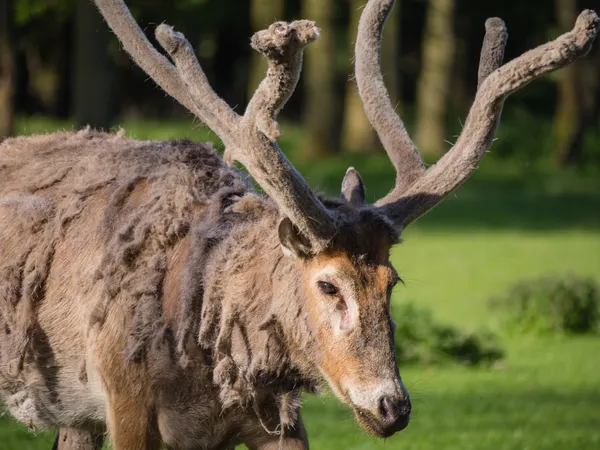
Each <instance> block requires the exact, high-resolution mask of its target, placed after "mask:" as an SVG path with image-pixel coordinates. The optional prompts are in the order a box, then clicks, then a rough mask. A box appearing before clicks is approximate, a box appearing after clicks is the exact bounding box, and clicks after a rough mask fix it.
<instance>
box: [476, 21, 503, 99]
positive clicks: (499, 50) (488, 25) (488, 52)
mask: <svg viewBox="0 0 600 450" xmlns="http://www.w3.org/2000/svg"><path fill="white" fill-rule="evenodd" d="M507 40H508V32H507V31H506V25H505V24H504V21H503V20H502V19H500V18H499V17H491V18H489V19H488V20H486V21H485V36H484V38H483V44H482V45H481V57H480V59H479V73H478V77H477V89H479V88H480V87H481V84H482V83H483V82H484V81H485V79H486V78H487V77H488V76H489V75H490V74H491V73H492V72H493V71H494V70H496V69H497V68H498V67H500V66H501V65H502V62H503V61H504V49H505V48H506V41H507Z"/></svg>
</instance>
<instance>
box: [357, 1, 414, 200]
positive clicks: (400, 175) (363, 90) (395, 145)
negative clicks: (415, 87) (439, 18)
mask: <svg viewBox="0 0 600 450" xmlns="http://www.w3.org/2000/svg"><path fill="white" fill-rule="evenodd" d="M393 6H394V0H376V1H369V3H368V4H367V5H366V6H365V9H364V11H363V13H362V15H361V17H360V21H359V23H358V33H357V37H356V46H355V54H356V55H355V56H356V62H355V71H356V83H357V85H358V93H359V95H360V98H361V99H362V102H363V104H364V109H365V114H366V116H367V118H368V119H369V122H370V123H371V125H373V128H375V130H376V131H377V134H378V136H379V139H380V140H381V143H382V144H383V147H384V149H385V151H386V152H387V154H388V156H389V158H390V160H391V161H392V164H393V165H394V168H395V169H396V189H399V190H402V189H405V188H407V187H408V186H410V185H411V184H412V183H413V182H414V181H415V180H416V179H417V178H418V177H419V176H421V175H422V174H423V173H424V172H425V168H424V166H423V160H422V159H421V156H420V155H419V151H418V150H417V148H416V147H415V145H414V144H413V142H412V140H411V139H410V137H409V135H408V133H407V131H406V129H405V128H404V123H403V122H402V119H400V117H399V116H398V114H396V111H395V110H394V107H393V106H392V102H391V100H390V97H389V95H388V91H387V88H386V87H385V82H384V80H383V75H382V73H381V64H380V61H379V59H380V53H381V34H382V32H383V26H384V24H385V21H386V19H387V17H388V15H389V13H390V11H391V10H392V8H393Z"/></svg>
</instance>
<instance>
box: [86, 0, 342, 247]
mask: <svg viewBox="0 0 600 450" xmlns="http://www.w3.org/2000/svg"><path fill="white" fill-rule="evenodd" d="M96 4H97V5H98V7H99V9H100V12H101V13H102V15H103V16H104V18H105V19H106V21H107V22H108V24H109V26H110V27H111V28H112V30H113V31H114V32H115V34H116V35H117V37H118V38H119V40H120V41H121V42H122V44H123V46H124V47H125V49H126V50H127V52H128V53H129V54H130V55H131V56H132V58H133V60H134V61H135V62H136V63H137V64H138V65H139V66H140V67H141V68H142V69H143V70H144V71H145V72H146V73H147V74H148V75H149V76H150V77H151V78H152V79H154V81H155V82H156V83H157V84H158V85H159V86H160V87H162V88H163V89H164V90H165V91H166V92H167V93H168V94H169V95H171V96H173V97H175V98H176V99H177V100H178V101H179V102H180V103H181V104H183V105H184V106H185V107H187V108H188V109H189V110H190V111H191V112H193V113H194V114H195V115H196V116H197V117H198V118H199V119H200V120H202V121H203V122H204V123H205V124H206V125H207V126H208V127H210V128H211V129H212V130H213V131H214V132H215V133H216V134H217V135H218V136H219V137H220V138H221V140H223V143H224V144H225V146H226V147H227V151H226V153H227V154H229V155H230V156H232V157H234V158H235V159H237V160H239V161H240V162H241V163H242V164H243V165H244V166H245V167H246V168H247V169H248V171H249V172H250V174H251V175H252V176H253V177H254V179H255V180H256V181H257V182H258V183H259V184H260V186H261V187H262V188H263V189H264V190H265V192H266V193H267V194H268V195H269V196H270V197H271V198H272V199H273V200H275V202H276V203H277V205H278V206H279V208H280V210H281V212H282V213H283V214H284V215H285V216H287V217H288V218H289V219H290V220H291V222H292V223H293V225H294V226H295V227H296V228H297V230H298V231H299V232H300V233H301V235H302V237H303V238H304V239H306V240H308V242H309V244H310V251H311V252H315V253H316V252H319V251H322V250H323V249H324V248H325V247H326V246H327V244H328V243H329V241H330V239H331V238H332V237H333V235H334V233H335V227H334V223H333V218H332V217H331V215H330V214H329V212H328V211H327V209H326V208H325V207H324V206H323V204H322V203H321V202H320V201H319V199H318V198H317V197H316V196H315V195H314V193H313V192H312V191H311V190H310V188H309V187H308V185H307V184H306V182H305V181H304V179H303V178H302V176H301V175H300V174H299V173H298V172H297V171H296V170H295V169H294V167H293V166H292V165H291V163H290V162H289V161H288V159H287V158H286V157H285V155H284V154H283V153H282V152H281V150H280V149H279V147H278V146H277V144H276V143H275V140H276V139H277V138H278V137H279V134H280V132H279V126H278V125H277V122H276V121H275V119H276V116H277V114H278V112H279V111H280V110H281V108H282V107H283V106H284V104H285V103H286V102H287V100H288V99H289V97H290V95H291V94H292V92H293V91H294V89H295V87H296V84H297V82H298V78H299V76H300V70H301V68H302V52H303V50H304V48H305V47H306V46H307V45H308V44H310V43H311V42H313V41H314V40H315V39H316V38H317V37H318V35H319V30H318V28H317V27H316V26H315V24H314V22H309V21H297V22H293V23H291V24H287V23H284V22H279V23H276V24H274V25H272V26H271V27H270V28H269V29H268V30H264V31H261V32H258V33H256V34H255V36H254V37H253V39H252V46H253V47H254V48H255V49H256V50H258V51H259V52H261V53H263V54H264V55H265V56H266V57H267V59H268V61H269V70H268V72H267V76H266V78H265V80H264V81H263V82H262V83H261V84H260V86H259V88H258V89H257V91H256V93H255V95H254V96H253V98H252V99H251V101H250V103H249V105H248V108H247V110H246V114H245V115H244V116H243V117H240V116H239V115H238V114H236V113H235V112H234V111H233V110H232V109H231V108H230V107H229V106H228V105H227V104H226V103H225V102H224V101H223V100H222V99H221V98H220V97H219V96H218V95H217V94H216V93H215V92H214V90H213V89H212V87H211V86H210V84H209V83H208V80H207V78H206V75H205V74H204V72H203V71H202V68H201V67H200V64H199V63H198V60H197V58H196V56H195V54H194V51H193V49H192V46H191V45H190V43H189V42H188V41H187V40H186V39H185V37H184V36H183V34H181V33H178V32H175V31H174V30H173V29H172V27H170V26H168V25H164V24H163V25H160V26H158V27H157V30H156V38H157V40H158V41H159V43H160V45H161V46H162V47H163V48H164V49H165V51H167V53H168V54H169V56H170V57H171V59H172V60H173V62H174V63H175V66H173V65H172V64H171V63H170V62H169V61H168V60H167V59H166V58H165V57H164V56H162V55H161V54H160V53H158V52H157V51H156V50H155V49H154V47H153V46H152V45H151V44H150V42H149V41H148V40H147V39H146V37H145V36H144V34H143V32H142V31H141V30H140V28H139V26H138V25H137V23H136V22H135V20H134V19H133V17H132V16H131V13H130V12H129V10H128V9H127V6H125V4H124V3H123V1H122V0H96Z"/></svg>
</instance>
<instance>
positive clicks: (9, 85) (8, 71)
mask: <svg viewBox="0 0 600 450" xmlns="http://www.w3.org/2000/svg"><path fill="white" fill-rule="evenodd" d="M12 25H13V20H12V0H0V139H1V138H2V137H4V136H10V135H12V134H13V131H14V129H13V128H14V101H13V100H14V94H15V50H14V42H13V41H12V31H13V26H12Z"/></svg>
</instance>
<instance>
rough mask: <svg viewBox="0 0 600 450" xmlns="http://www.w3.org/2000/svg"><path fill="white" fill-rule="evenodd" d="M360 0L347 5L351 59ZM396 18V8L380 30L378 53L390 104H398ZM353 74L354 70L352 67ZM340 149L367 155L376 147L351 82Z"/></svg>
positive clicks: (375, 137) (372, 133) (347, 90)
mask: <svg viewBox="0 0 600 450" xmlns="http://www.w3.org/2000/svg"><path fill="white" fill-rule="evenodd" d="M364 4H365V2H364V0H351V1H350V28H349V37H348V42H350V43H351V49H350V50H351V51H350V54H351V55H354V44H355V42H356V33H357V30H358V21H359V19H360V15H361V13H362V8H363V7H364ZM399 18H400V5H399V2H396V6H395V7H394V9H393V10H392V11H391V12H390V15H389V17H388V20H387V22H386V24H385V27H384V29H383V44H382V49H381V66H382V71H383V76H384V80H385V84H386V86H387V88H388V92H389V94H390V99H391V100H392V104H395V105H397V104H398V102H399V98H398V97H399V92H400V88H399V80H400V76H399V73H398V53H399V50H398V48H399V45H400V41H399V29H398V27H399ZM352 70H354V67H352ZM343 130H344V132H343V141H342V145H343V147H344V149H347V150H350V151H352V152H365V151H371V150H373V149H374V148H375V147H377V146H378V143H379V140H378V139H377V133H376V132H375V130H374V129H373V127H372V126H371V124H370V123H369V121H368V120H367V116H366V115H365V113H364V109H363V104H362V102H361V100H360V96H359V95H358V89H357V86H356V82H355V80H352V81H350V82H348V83H346V101H345V110H344V125H343Z"/></svg>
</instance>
